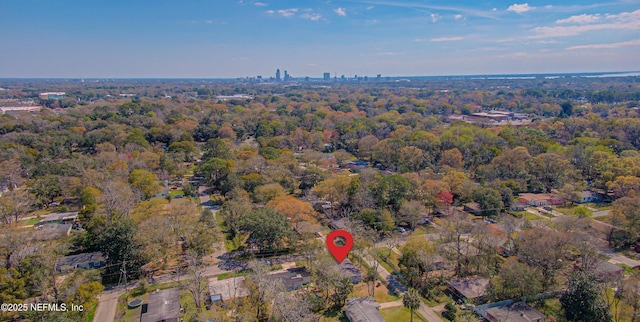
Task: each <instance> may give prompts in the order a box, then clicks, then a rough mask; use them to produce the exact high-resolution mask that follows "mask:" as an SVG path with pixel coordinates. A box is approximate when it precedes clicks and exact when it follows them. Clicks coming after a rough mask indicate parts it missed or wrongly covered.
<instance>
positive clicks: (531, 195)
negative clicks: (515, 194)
mask: <svg viewBox="0 0 640 322" xmlns="http://www.w3.org/2000/svg"><path fill="white" fill-rule="evenodd" d="M519 197H520V198H525V199H528V200H532V199H533V200H557V199H562V198H561V197H560V196H558V195H556V194H553V193H521V194H520V195H519Z"/></svg>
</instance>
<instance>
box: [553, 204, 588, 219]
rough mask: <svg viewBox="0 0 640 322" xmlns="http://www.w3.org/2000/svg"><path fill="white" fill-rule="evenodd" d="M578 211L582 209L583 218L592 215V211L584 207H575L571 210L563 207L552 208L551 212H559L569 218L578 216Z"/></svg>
mask: <svg viewBox="0 0 640 322" xmlns="http://www.w3.org/2000/svg"><path fill="white" fill-rule="evenodd" d="M579 209H582V211H583V216H585V217H591V215H592V214H593V211H591V210H589V209H586V207H584V206H575V207H571V208H565V207H553V210H555V211H559V212H561V213H563V214H565V215H569V216H578V214H576V211H577V210H578V211H580V210H579Z"/></svg>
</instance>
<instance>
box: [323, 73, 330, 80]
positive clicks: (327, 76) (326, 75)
mask: <svg viewBox="0 0 640 322" xmlns="http://www.w3.org/2000/svg"><path fill="white" fill-rule="evenodd" d="M323 79H324V80H325V81H329V80H331V73H324V77H323Z"/></svg>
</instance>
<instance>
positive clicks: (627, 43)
mask: <svg viewBox="0 0 640 322" xmlns="http://www.w3.org/2000/svg"><path fill="white" fill-rule="evenodd" d="M628 46H640V39H636V40H629V41H623V42H617V43H611V44H591V45H580V46H571V47H567V48H566V50H580V49H615V48H620V47H628Z"/></svg>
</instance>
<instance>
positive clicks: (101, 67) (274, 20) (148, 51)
mask: <svg viewBox="0 0 640 322" xmlns="http://www.w3.org/2000/svg"><path fill="white" fill-rule="evenodd" d="M525 1H527V0H525ZM0 35H1V37H0V39H1V42H0V43H1V44H2V49H1V50H0V77H64V78H67V77H73V78H81V77H83V78H92V77H100V78H102V77H110V78H111V77H114V78H116V77H185V78H191V77H202V78H217V77H225V78H226V77H243V76H256V75H262V76H263V77H268V76H273V75H274V74H275V70H276V68H280V69H281V70H287V71H288V72H289V73H290V74H292V75H293V76H294V77H303V76H310V77H322V73H323V72H331V74H332V75H333V74H334V73H336V74H337V75H338V76H340V75H343V74H344V75H346V76H353V75H356V74H357V75H360V76H364V75H369V76H374V75H376V74H383V75H384V76H414V75H426V76H429V75H464V74H467V75H468V74H504V73H553V72H593V71H631V70H633V71H637V70H640V59H638V57H640V0H618V1H609V2H607V1H594V0H580V1H576V0H570V1H553V0H545V1H534V0H530V1H527V2H524V1H523V2H519V1H498V0H493V1H486V2H476V1H446V0H434V1H424V0H422V1H421V0H351V1H347V0H330V1H289V0H280V1H275V0H274V1H270V0H260V1H253V0H242V1H239V0H215V1H214V0H209V1H204V0H183V1H177V0H135V1H133V0H129V1H121V0H111V1H105V0H84V1H77V0H66V1H55V0H0Z"/></svg>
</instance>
